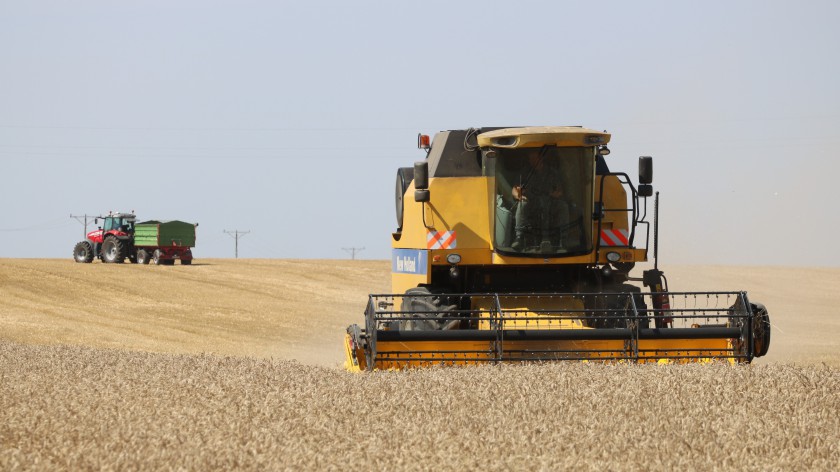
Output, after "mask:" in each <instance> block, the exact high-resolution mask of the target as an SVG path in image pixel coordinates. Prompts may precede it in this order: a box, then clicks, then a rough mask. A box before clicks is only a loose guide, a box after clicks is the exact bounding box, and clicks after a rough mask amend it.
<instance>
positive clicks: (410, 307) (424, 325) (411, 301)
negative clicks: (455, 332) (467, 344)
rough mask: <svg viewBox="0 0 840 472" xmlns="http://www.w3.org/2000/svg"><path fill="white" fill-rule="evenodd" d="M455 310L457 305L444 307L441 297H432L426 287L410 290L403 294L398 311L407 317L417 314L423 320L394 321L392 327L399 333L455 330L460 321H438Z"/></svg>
mask: <svg viewBox="0 0 840 472" xmlns="http://www.w3.org/2000/svg"><path fill="white" fill-rule="evenodd" d="M455 309H457V305H449V306H444V305H443V301H442V300H441V297H440V296H436V295H434V294H433V293H432V292H431V291H430V290H429V289H428V288H426V287H416V288H410V289H408V290H406V292H405V297H403V299H402V304H401V306H400V311H402V312H404V313H405V314H407V315H408V314H410V313H417V315H416V316H418V317H422V318H423V319H408V320H402V321H395V322H393V324H392V326H393V325H396V329H399V330H400V331H433V330H442V329H455V328H457V327H458V326H459V325H460V324H461V320H452V319H442V320H441V319H438V318H440V317H443V316H446V314H447V312H451V311H453V310H455ZM392 329H393V328H392Z"/></svg>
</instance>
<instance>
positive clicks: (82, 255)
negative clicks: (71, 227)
mask: <svg viewBox="0 0 840 472" xmlns="http://www.w3.org/2000/svg"><path fill="white" fill-rule="evenodd" d="M73 259H74V260H75V261H76V262H84V263H91V262H93V246H91V244H90V243H89V242H87V241H81V242H79V243H76V247H74V248H73Z"/></svg>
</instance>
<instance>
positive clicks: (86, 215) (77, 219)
mask: <svg viewBox="0 0 840 472" xmlns="http://www.w3.org/2000/svg"><path fill="white" fill-rule="evenodd" d="M70 218H74V219H75V220H76V221H78V222H79V223H81V224H83V225H85V232H84V234H82V237H85V238H86V237H87V234H88V230H87V228H88V218H90V219H91V221H92V220H94V219H96V217H95V216H93V215H88V214H87V213H85V214H84V215H74V214H72V213H71V214H70ZM81 218H84V221H82V220H81Z"/></svg>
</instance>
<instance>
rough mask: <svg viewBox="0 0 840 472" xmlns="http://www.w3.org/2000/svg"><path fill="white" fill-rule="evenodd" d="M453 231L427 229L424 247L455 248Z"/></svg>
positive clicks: (455, 241)
mask: <svg viewBox="0 0 840 472" xmlns="http://www.w3.org/2000/svg"><path fill="white" fill-rule="evenodd" d="M456 245H457V240H456V239H455V231H429V232H427V233H426V247H428V248H429V249H455V247H456Z"/></svg>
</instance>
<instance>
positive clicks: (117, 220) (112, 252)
mask: <svg viewBox="0 0 840 472" xmlns="http://www.w3.org/2000/svg"><path fill="white" fill-rule="evenodd" d="M99 218H102V219H103V220H104V222H103V226H100V227H99V229H97V230H96V231H91V232H90V233H88V234H87V239H86V240H84V241H81V242H79V243H77V244H76V247H75V248H73V259H75V260H76V262H93V258H94V257H98V258H100V259H101V260H102V262H109V263H110V262H115V263H122V262H124V261H125V259H126V258H128V259H129V260H130V261H131V262H132V263H136V262H137V254H136V252H135V251H133V250H132V248H133V246H134V222H135V220H136V219H137V217H136V216H134V214H133V213H109V214H108V216H101V217H98V218H96V219H95V220H94V222H95V223H97V224H98V223H99Z"/></svg>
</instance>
